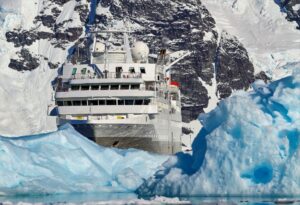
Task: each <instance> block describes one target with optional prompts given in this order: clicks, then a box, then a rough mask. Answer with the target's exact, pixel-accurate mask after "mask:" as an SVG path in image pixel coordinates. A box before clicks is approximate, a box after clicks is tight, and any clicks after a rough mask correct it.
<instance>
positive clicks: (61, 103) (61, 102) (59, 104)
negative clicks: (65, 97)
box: [56, 101, 64, 106]
mask: <svg viewBox="0 0 300 205" xmlns="http://www.w3.org/2000/svg"><path fill="white" fill-rule="evenodd" d="M56 104H57V105H58V106H63V105H64V102H63V101H57V102H56Z"/></svg>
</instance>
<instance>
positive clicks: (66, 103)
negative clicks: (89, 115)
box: [64, 101, 72, 106]
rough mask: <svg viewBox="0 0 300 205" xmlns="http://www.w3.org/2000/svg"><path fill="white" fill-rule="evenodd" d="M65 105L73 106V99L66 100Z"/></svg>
mask: <svg viewBox="0 0 300 205" xmlns="http://www.w3.org/2000/svg"><path fill="white" fill-rule="evenodd" d="M64 106H72V101H64Z"/></svg>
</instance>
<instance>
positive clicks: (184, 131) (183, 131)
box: [182, 127, 194, 135]
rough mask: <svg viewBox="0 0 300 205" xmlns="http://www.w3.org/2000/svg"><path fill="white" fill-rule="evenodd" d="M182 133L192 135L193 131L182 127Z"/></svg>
mask: <svg viewBox="0 0 300 205" xmlns="http://www.w3.org/2000/svg"><path fill="white" fill-rule="evenodd" d="M182 133H183V134H185V135H189V134H193V133H194V131H193V130H191V129H190V128H187V127H182Z"/></svg>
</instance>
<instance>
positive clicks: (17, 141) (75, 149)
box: [0, 125, 168, 195]
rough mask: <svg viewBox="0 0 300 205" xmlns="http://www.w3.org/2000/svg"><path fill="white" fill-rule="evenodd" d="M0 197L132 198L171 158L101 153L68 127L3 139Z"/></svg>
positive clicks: (128, 152) (106, 150)
mask: <svg viewBox="0 0 300 205" xmlns="http://www.w3.org/2000/svg"><path fill="white" fill-rule="evenodd" d="M0 153H1V154H0V176H1V180H0V194H1V195H24V194H30V195H33V194H58V193H86V192H90V193H99V192H132V191H134V190H135V189H136V188H138V187H139V186H140V185H141V184H142V183H143V180H145V179H147V178H148V177H150V176H152V175H153V174H154V172H155V171H156V170H157V167H158V166H160V165H161V164H162V163H163V162H164V161H165V160H167V158H168V156H159V155H154V154H149V153H147V152H145V151H139V150H133V149H129V150H117V149H109V148H103V147H100V146H98V145H97V144H94V143H93V142H91V141H90V140H88V139H86V138H85V137H83V136H81V135H80V134H79V133H77V132H76V131H75V130H74V129H73V127H72V126H70V125H65V126H64V127H61V128H60V129H59V130H58V131H57V132H54V133H49V134H42V135H36V136H28V137H19V138H5V137H0Z"/></svg>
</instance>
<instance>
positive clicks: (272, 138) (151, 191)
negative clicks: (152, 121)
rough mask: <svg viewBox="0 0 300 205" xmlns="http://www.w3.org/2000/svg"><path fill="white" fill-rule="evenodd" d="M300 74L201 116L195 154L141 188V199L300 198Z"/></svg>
mask: <svg viewBox="0 0 300 205" xmlns="http://www.w3.org/2000/svg"><path fill="white" fill-rule="evenodd" d="M299 105H300V72H299V69H298V70H295V71H294V74H293V76H290V77H286V78H284V79H281V80H278V81H276V82H273V83H271V84H270V85H265V84H264V83H263V82H256V83H255V84H254V85H253V92H251V93H246V92H238V93H236V94H235V95H234V96H233V97H230V98H229V99H227V100H224V101H222V102H220V105H219V106H218V108H216V109H215V110H213V111H212V112H210V113H208V114H203V115H200V117H199V119H200V121H201V122H202V124H203V128H202V130H201V131H200V133H199V134H198V136H197V138H196V139H195V141H194V142H193V145H192V147H193V154H192V155H189V154H183V153H179V154H177V155H176V156H175V157H173V158H171V159H169V160H168V161H167V162H165V163H164V165H163V167H164V168H163V169H161V170H159V171H157V172H156V174H155V176H154V177H152V178H151V179H149V180H148V181H147V182H146V183H145V184H143V185H142V186H141V187H140V188H139V189H138V193H139V194H141V195H156V194H158V195H166V196H178V195H183V196H199V195H201V196H208V195H214V196H215V195H222V196H227V195H228V196H234V195H239V196H245V195H247V196H249V195H252V196H259V195H289V196H290V195H299V194H300V174H299V173H300V172H299V164H300V160H299V159H300V148H299V145H300V129H299V128H300V109H299Z"/></svg>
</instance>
